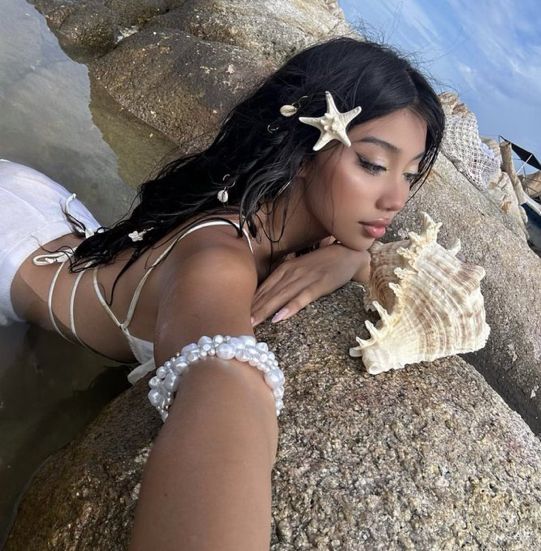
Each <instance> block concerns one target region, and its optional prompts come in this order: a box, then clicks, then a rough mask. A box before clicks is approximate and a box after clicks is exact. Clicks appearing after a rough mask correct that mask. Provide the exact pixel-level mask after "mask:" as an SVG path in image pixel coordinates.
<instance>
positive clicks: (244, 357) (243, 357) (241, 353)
mask: <svg viewBox="0 0 541 551" xmlns="http://www.w3.org/2000/svg"><path fill="white" fill-rule="evenodd" d="M235 358H236V359H237V360H239V362H247V361H248V360H249V359H250V354H249V353H248V351H247V350H244V349H242V348H241V349H240V350H237V351H236V352H235Z"/></svg>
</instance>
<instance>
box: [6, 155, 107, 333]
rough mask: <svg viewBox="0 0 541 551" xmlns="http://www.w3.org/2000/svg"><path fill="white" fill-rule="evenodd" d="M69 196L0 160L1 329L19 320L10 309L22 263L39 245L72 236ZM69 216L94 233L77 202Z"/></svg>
mask: <svg viewBox="0 0 541 551" xmlns="http://www.w3.org/2000/svg"><path fill="white" fill-rule="evenodd" d="M71 195H72V194H71V193H70V192H69V191H68V190H67V189H65V188H64V187H62V186H61V185H60V184H57V183H56V182H54V181H53V180H51V179H50V178H48V177H47V176H45V175H44V174H42V173H41V172H38V171H37V170H34V169H32V168H29V167H27V166H24V165H20V164H17V163H12V162H10V161H6V160H4V159H0V325H7V324H9V323H12V322H16V321H24V320H22V319H21V318H20V317H19V316H18V315H17V314H16V313H15V310H14V309H13V303H12V301H11V284H12V282H13V278H14V277H15V274H16V272H17V270H18V269H19V267H20V266H21V264H22V263H23V262H24V260H25V259H26V258H27V257H28V256H29V255H30V254H31V253H33V252H34V251H36V250H37V249H39V247H40V246H41V245H44V244H45V243H47V242H49V241H52V240H53V239H56V238H58V237H60V236H62V235H66V234H68V233H74V226H73V224H72V223H71V222H70V221H69V220H68V218H67V217H66V214H65V213H64V211H63V208H64V210H65V206H66V201H67V200H68V198H69V197H70V196H71ZM69 213H70V214H71V215H72V216H73V217H74V218H76V219H77V220H78V221H79V222H82V223H83V224H84V226H85V227H86V228H87V229H89V230H92V231H95V230H96V229H97V228H98V227H99V226H100V224H99V223H98V221H97V220H96V219H95V218H94V216H92V214H91V213H90V211H89V210H88V209H87V208H86V207H85V206H84V205H83V203H81V202H80V201H79V200H78V199H73V200H71V201H70V203H69Z"/></svg>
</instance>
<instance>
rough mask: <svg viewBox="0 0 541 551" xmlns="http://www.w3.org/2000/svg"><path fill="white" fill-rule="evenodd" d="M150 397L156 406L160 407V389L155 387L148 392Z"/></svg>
mask: <svg viewBox="0 0 541 551" xmlns="http://www.w3.org/2000/svg"><path fill="white" fill-rule="evenodd" d="M148 399H149V400H150V403H151V404H152V405H153V406H154V407H158V406H159V405H160V404H161V403H162V399H163V398H162V395H161V394H160V391H159V390H156V389H153V390H151V391H150V392H149V393H148Z"/></svg>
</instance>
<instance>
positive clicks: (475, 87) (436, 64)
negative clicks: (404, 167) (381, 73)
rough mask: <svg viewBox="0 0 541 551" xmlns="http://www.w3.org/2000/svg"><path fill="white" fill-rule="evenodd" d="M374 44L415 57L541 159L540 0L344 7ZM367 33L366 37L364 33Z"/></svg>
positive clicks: (401, 0) (490, 131) (364, 0)
mask: <svg viewBox="0 0 541 551" xmlns="http://www.w3.org/2000/svg"><path fill="white" fill-rule="evenodd" d="M339 4H340V6H341V7H342V9H343V10H344V13H345V15H346V18H347V20H348V21H350V22H351V23H353V24H355V23H357V22H359V21H361V23H362V24H363V25H364V28H361V32H363V34H364V31H368V38H371V39H375V40H378V41H384V42H386V43H388V44H390V45H392V46H395V47H397V48H399V49H400V50H401V51H402V52H404V53H406V54H410V55H412V56H413V58H414V59H415V60H416V61H417V65H418V66H420V68H421V69H422V70H423V71H424V72H428V74H430V75H431V76H432V77H433V78H434V79H435V80H436V87H437V89H438V91H443V90H453V91H455V92H457V93H458V94H459V95H460V97H461V99H462V101H463V102H464V103H466V105H468V107H469V108H470V109H471V110H472V111H473V112H474V113H475V114H476V116H477V120H478V123H479V128H480V132H481V135H483V136H492V137H494V138H496V137H497V135H498V134H501V135H503V136H505V137H506V138H508V139H510V140H511V141H514V142H515V143H517V144H518V145H521V146H522V147H524V148H526V149H528V150H529V151H531V152H533V153H534V154H535V155H536V156H537V158H538V159H541V3H539V1H538V0H514V1H513V0H476V1H472V0H339ZM363 29H364V30H363Z"/></svg>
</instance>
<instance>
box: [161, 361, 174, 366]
mask: <svg viewBox="0 0 541 551" xmlns="http://www.w3.org/2000/svg"><path fill="white" fill-rule="evenodd" d="M171 365H172V364H171V360H167V361H166V362H165V363H164V364H163V367H171Z"/></svg>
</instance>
